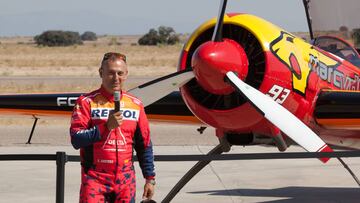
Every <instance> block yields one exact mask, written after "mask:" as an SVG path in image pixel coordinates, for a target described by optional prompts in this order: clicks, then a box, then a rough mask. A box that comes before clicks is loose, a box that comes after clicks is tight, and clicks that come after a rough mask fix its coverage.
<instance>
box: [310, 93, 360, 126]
mask: <svg viewBox="0 0 360 203" xmlns="http://www.w3.org/2000/svg"><path fill="white" fill-rule="evenodd" d="M314 118H315V120H316V122H317V123H318V124H319V125H321V126H322V127H325V128H328V129H360V91H356V92H355V91H334V90H326V91H322V92H320V94H319V96H318V99H317V101H316V105H315V110H314Z"/></svg>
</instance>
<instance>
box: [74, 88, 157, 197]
mask: <svg viewBox="0 0 360 203" xmlns="http://www.w3.org/2000/svg"><path fill="white" fill-rule="evenodd" d="M113 109H114V98H113V95H111V94H110V93H108V92H107V91H106V90H105V89H104V88H103V87H101V88H100V89H98V90H95V91H93V92H91V93H89V94H86V95H82V96H80V97H79V98H78V100H77V102H76V105H75V107H74V110H73V114H72V118H71V126H70V136H71V143H72V145H73V147H74V148H75V149H79V148H80V157H81V165H82V170H81V188H80V202H89V203H91V202H104V201H105V199H106V197H107V196H109V195H110V194H111V195H113V196H114V195H115V198H116V200H115V202H135V191H136V186H135V172H134V166H133V149H135V150H136V155H137V157H138V160H139V163H140V167H141V170H142V173H143V176H144V178H146V179H149V180H150V179H154V178H155V172H154V163H153V160H154V157H153V150H152V144H151V140H150V131H149V124H148V120H147V118H146V115H145V111H144V107H143V105H142V103H141V101H140V100H139V99H137V98H135V97H133V96H131V95H129V94H128V93H126V92H124V91H122V92H121V100H120V111H121V112H122V116H123V122H122V124H121V125H120V126H119V127H117V128H115V129H113V130H108V128H107V127H106V121H107V119H108V116H109V113H110V111H111V110H113Z"/></svg>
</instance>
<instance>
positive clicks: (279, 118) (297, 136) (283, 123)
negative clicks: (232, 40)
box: [226, 71, 332, 163]
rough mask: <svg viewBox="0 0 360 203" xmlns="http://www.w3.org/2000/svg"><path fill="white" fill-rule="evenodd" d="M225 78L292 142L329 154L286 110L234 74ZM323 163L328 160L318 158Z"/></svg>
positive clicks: (231, 73)
mask: <svg viewBox="0 0 360 203" xmlns="http://www.w3.org/2000/svg"><path fill="white" fill-rule="evenodd" d="M226 78H227V79H229V82H230V83H231V84H232V86H233V87H234V88H235V89H236V90H237V91H238V92H240V93H241V94H243V96H245V97H246V98H248V100H249V102H250V103H252V104H253V105H254V106H255V107H256V108H257V109H258V110H259V112H261V113H262V114H263V115H264V117H265V118H266V119H267V120H269V121H270V122H271V123H272V124H274V125H275V126H277V127H278V128H279V129H280V130H281V131H282V132H284V133H285V134H286V135H287V136H289V137H290V138H291V139H292V140H294V141H295V142H296V143H298V144H299V145H300V146H302V147H303V148H304V149H305V150H306V151H309V152H331V151H332V149H331V148H330V147H329V146H328V145H327V144H326V143H325V142H324V141H322V140H321V139H320V137H319V136H317V135H316V134H315V133H314V132H313V131H312V130H311V129H310V128H309V127H307V126H306V125H305V124H304V123H303V122H301V121H300V120H299V119H298V118H297V117H296V116H294V115H293V114H292V113H290V112H289V111H288V110H287V109H286V108H284V107H283V106H281V105H280V104H278V103H276V102H275V101H274V100H272V99H271V98H270V97H268V96H266V95H265V94H263V93H261V92H260V91H258V90H257V89H255V88H253V87H251V86H250V85H247V84H246V83H245V82H243V81H242V80H240V79H239V78H238V77H237V76H236V75H235V73H233V72H231V71H229V72H227V73H226ZM320 159H321V161H323V162H324V163H325V162H327V161H328V160H329V158H327V157H324V158H320Z"/></svg>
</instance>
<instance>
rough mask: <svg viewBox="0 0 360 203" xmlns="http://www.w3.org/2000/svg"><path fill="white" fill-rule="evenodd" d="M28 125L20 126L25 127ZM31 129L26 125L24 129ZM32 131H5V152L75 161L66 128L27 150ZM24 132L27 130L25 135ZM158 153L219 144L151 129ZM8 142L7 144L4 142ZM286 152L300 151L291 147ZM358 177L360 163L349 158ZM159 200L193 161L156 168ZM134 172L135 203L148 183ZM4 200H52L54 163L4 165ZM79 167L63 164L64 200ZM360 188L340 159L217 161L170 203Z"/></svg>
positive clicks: (301, 196)
mask: <svg viewBox="0 0 360 203" xmlns="http://www.w3.org/2000/svg"><path fill="white" fill-rule="evenodd" d="M24 125H25V124H23V125H22V126H24ZM25 126H26V125H25ZM30 128H31V126H30V127H29V128H27V129H26V128H25V127H23V128H20V127H16V124H11V125H6V126H5V125H3V126H1V139H2V141H1V144H2V145H1V146H0V154H55V153H56V152H57V151H65V152H66V153H67V154H68V155H78V153H79V152H78V151H76V150H74V149H73V148H72V147H71V146H70V144H69V138H68V134H67V126H66V125H64V124H62V123H61V122H60V121H58V124H57V125H56V124H52V123H40V125H39V126H38V128H37V129H36V130H35V134H34V137H33V140H32V144H30V145H29V144H24V143H25V142H26V140H27V133H28V132H29V131H30ZM25 129H26V130H25ZM151 129H152V134H153V143H154V145H155V146H154V151H155V154H156V155H165V154H171V155H182V154H206V153H207V152H208V151H210V150H211V149H212V148H213V147H214V146H215V145H216V144H217V139H216V138H215V136H214V135H213V134H214V132H213V129H211V128H210V129H207V130H206V131H205V132H204V134H202V135H200V134H199V133H197V131H196V126H180V125H169V124H152V125H151ZM5 142H6V144H4V143H5ZM288 151H290V152H291V151H303V150H302V149H301V148H299V147H296V146H295V147H290V148H289V150H288ZM263 152H277V149H276V148H270V147H262V146H251V147H241V146H235V147H233V148H232V150H231V151H230V153H263ZM344 160H345V162H347V163H348V164H349V166H350V167H351V168H352V170H353V171H354V172H355V173H356V174H357V175H359V176H360V173H359V171H360V158H346V159H344ZM155 164H156V172H157V185H156V194H155V196H154V199H155V200H156V201H157V202H161V200H162V199H163V198H164V197H165V196H166V194H167V193H168V192H169V191H170V190H171V188H172V187H173V186H174V185H175V184H176V182H177V181H178V180H179V179H180V178H181V177H182V175H184V174H185V173H186V172H187V171H188V170H189V169H190V168H191V167H192V166H193V165H194V164H195V162H177V161H175V162H156V163H155ZM135 165H136V171H137V202H139V201H140V200H141V195H142V187H143V179H142V177H141V175H140V174H141V173H140V170H139V167H138V164H137V163H135ZM0 174H1V181H0V182H1V184H0V202H4V203H5V202H30V203H32V202H44V203H45V202H55V183H56V181H55V180H56V164H55V162H54V161H0ZM79 185H80V164H79V163H77V162H68V163H67V164H66V178H65V202H78V194H79ZM359 199H360V188H359V186H358V185H357V184H356V183H355V181H354V180H353V179H352V177H351V176H350V174H349V173H348V172H347V171H346V170H345V169H344V168H343V166H342V165H341V164H340V163H339V162H338V161H337V160H336V159H331V160H330V161H329V162H328V163H327V164H322V163H321V162H320V161H319V160H317V159H297V160H250V161H249V160H247V161H245V160H237V161H214V162H211V163H210V164H209V165H208V166H206V167H205V168H204V169H203V170H202V171H200V172H199V174H198V175H196V176H195V177H194V178H193V179H192V180H191V181H190V182H189V183H188V184H187V185H185V187H184V188H183V189H182V190H181V191H180V192H179V194H178V195H177V196H176V197H175V198H174V199H173V201H172V202H198V203H200V202H219V203H228V202H229V203H233V202H299V203H300V202H316V203H318V202H354V203H355V202H359Z"/></svg>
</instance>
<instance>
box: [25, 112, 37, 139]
mask: <svg viewBox="0 0 360 203" xmlns="http://www.w3.org/2000/svg"><path fill="white" fill-rule="evenodd" d="M33 117H34V119H35V121H34V124H33V126H32V128H31V132H30V135H29V139H28V141H27V142H26V144H31V138H32V136H33V134H34V130H35V127H36V123H37V121H38V120H39V118H38V117H36V116H33Z"/></svg>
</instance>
